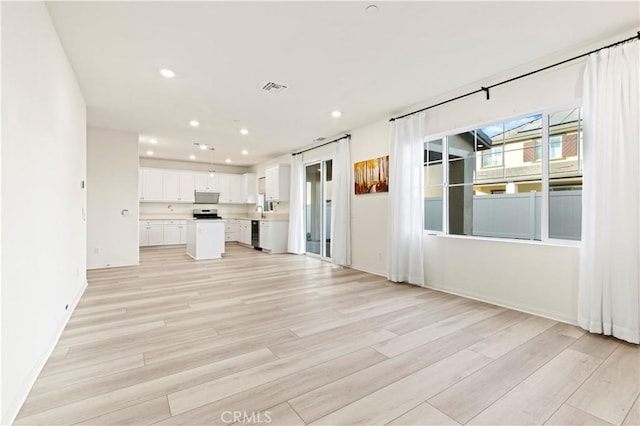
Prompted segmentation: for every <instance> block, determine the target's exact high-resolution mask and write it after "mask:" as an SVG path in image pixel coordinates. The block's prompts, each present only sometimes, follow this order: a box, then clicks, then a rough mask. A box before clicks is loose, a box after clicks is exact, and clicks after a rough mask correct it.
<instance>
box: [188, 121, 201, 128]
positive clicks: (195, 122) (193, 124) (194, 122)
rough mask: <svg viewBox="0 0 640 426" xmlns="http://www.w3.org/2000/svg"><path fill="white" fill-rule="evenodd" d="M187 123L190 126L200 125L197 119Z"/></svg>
mask: <svg viewBox="0 0 640 426" xmlns="http://www.w3.org/2000/svg"><path fill="white" fill-rule="evenodd" d="M189 124H190V125H191V127H198V126H199V125H200V123H199V122H198V120H191V121H190V122H189Z"/></svg>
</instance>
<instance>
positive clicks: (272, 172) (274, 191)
mask: <svg viewBox="0 0 640 426" xmlns="http://www.w3.org/2000/svg"><path fill="white" fill-rule="evenodd" d="M264 175H265V198H266V200H267V201H289V180H290V178H291V168H290V167H289V165H288V164H278V165H277V166H273V167H269V168H268V169H266V170H265V171H264Z"/></svg>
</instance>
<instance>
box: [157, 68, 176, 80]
mask: <svg viewBox="0 0 640 426" xmlns="http://www.w3.org/2000/svg"><path fill="white" fill-rule="evenodd" d="M160 75H161V76H163V77H164V78H173V77H175V76H176V73H175V72H173V71H171V70H170V69H167V68H163V69H161V70H160Z"/></svg>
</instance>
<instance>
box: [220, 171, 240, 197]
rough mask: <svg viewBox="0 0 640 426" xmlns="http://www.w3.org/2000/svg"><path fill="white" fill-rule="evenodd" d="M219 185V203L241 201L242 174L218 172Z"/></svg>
mask: <svg viewBox="0 0 640 426" xmlns="http://www.w3.org/2000/svg"><path fill="white" fill-rule="evenodd" d="M218 177H219V185H220V200H219V203H221V204H225V203H227V204H230V203H233V204H235V203H241V202H243V201H242V194H241V193H242V176H241V175H233V174H226V173H218Z"/></svg>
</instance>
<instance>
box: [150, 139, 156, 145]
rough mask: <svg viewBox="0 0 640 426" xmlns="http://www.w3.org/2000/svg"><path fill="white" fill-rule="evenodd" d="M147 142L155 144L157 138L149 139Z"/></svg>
mask: <svg viewBox="0 0 640 426" xmlns="http://www.w3.org/2000/svg"><path fill="white" fill-rule="evenodd" d="M149 143H150V144H151V145H155V144H157V143H158V140H157V139H149Z"/></svg>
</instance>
